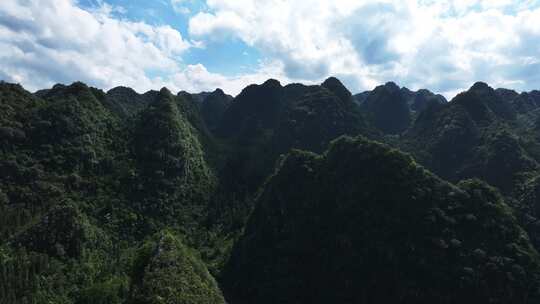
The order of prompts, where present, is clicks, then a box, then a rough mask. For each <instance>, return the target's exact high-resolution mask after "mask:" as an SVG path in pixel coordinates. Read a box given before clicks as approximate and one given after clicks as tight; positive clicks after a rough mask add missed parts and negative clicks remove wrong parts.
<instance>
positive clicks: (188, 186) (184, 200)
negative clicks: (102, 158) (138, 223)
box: [131, 89, 215, 224]
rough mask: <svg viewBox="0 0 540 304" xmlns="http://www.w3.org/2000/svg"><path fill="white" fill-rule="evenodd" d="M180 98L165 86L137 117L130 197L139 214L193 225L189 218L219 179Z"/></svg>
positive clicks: (133, 140)
mask: <svg viewBox="0 0 540 304" xmlns="http://www.w3.org/2000/svg"><path fill="white" fill-rule="evenodd" d="M179 102H182V101H181V100H178V97H175V96H173V95H172V94H171V93H170V92H169V91H168V90H167V89H162V90H161V91H160V93H159V96H158V98H157V100H156V101H155V102H153V103H151V104H150V105H149V107H148V108H147V109H145V110H144V111H143V112H141V113H140V115H139V116H138V118H137V121H136V123H135V127H134V131H133V136H132V142H131V147H132V153H133V158H134V160H135V162H136V171H135V182H134V183H133V185H132V186H133V188H132V191H131V200H132V201H134V202H136V203H137V204H138V205H137V208H138V209H140V212H143V213H145V214H147V215H154V216H156V217H157V218H158V219H159V221H161V222H165V223H169V224H172V223H174V222H176V221H180V222H186V223H190V224H191V221H193V219H192V218H191V217H197V216H201V215H202V214H201V213H202V212H203V211H202V210H203V209H204V207H205V206H206V204H207V203H208V199H209V196H210V195H211V193H212V191H213V187H214V185H215V177H214V175H213V172H212V170H211V169H210V167H209V166H208V165H207V163H206V160H205V156H204V150H203V148H202V146H201V144H200V142H199V140H198V137H197V133H196V130H195V129H194V128H193V127H192V126H191V125H190V124H189V121H188V120H187V119H186V118H185V117H184V116H183V113H182V112H181V111H180V109H179V105H178V103H179Z"/></svg>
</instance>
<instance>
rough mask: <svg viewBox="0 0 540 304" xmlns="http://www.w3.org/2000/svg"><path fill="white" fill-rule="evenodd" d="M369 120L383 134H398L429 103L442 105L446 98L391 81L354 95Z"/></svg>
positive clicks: (407, 126)
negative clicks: (399, 85) (414, 90)
mask: <svg viewBox="0 0 540 304" xmlns="http://www.w3.org/2000/svg"><path fill="white" fill-rule="evenodd" d="M354 98H355V100H356V102H357V103H358V104H359V105H360V107H361V108H362V110H363V111H364V112H365V113H367V116H368V117H369V119H370V121H371V123H372V124H373V126H374V127H376V128H377V129H378V130H380V131H382V132H383V133H384V134H400V133H402V132H403V131H405V130H406V129H407V128H409V126H410V125H411V122H412V121H413V120H414V116H415V114H416V113H419V112H422V111H424V110H425V109H426V108H427V107H428V106H429V105H430V104H431V103H435V104H444V103H446V99H445V98H444V97H443V96H441V95H435V94H433V93H431V92H430V91H428V90H425V89H422V90H419V91H417V92H413V91H411V90H409V89H407V88H400V87H398V86H397V85H396V84H395V83H393V82H388V83H386V84H385V85H381V86H378V87H376V88H375V89H374V90H373V91H366V92H363V93H360V94H357V95H355V96H354Z"/></svg>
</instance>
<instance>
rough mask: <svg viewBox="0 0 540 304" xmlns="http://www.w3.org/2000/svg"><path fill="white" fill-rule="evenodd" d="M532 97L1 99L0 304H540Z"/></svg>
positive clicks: (256, 90) (128, 95) (0, 87)
mask: <svg viewBox="0 0 540 304" xmlns="http://www.w3.org/2000/svg"><path fill="white" fill-rule="evenodd" d="M538 96H540V95H539V94H538V92H537V91H531V92H523V93H518V92H515V91H512V90H508V89H493V88H491V87H489V85H487V84H485V83H476V84H474V85H473V86H472V87H471V88H470V89H468V90H466V91H465V92H463V93H461V94H459V95H458V96H456V97H455V98H453V99H452V100H451V101H449V102H447V101H446V99H444V97H442V96H440V95H436V94H434V93H431V92H430V91H427V90H418V91H411V90H409V89H407V88H404V87H400V86H398V85H397V84H394V83H387V84H385V85H382V86H379V87H377V88H375V89H374V90H372V91H367V92H364V93H361V94H359V95H353V94H351V93H350V91H349V90H348V89H347V88H346V87H345V86H344V85H343V84H342V83H341V82H340V81H339V80H338V79H337V78H334V77H330V78H328V79H326V80H325V81H324V82H323V83H321V84H320V85H303V84H298V83H294V84H288V85H282V84H281V83H280V82H279V81H277V80H273V79H270V80H268V81H266V82H264V83H262V84H259V85H256V84H254V85H250V86H248V87H246V88H245V89H244V90H242V92H241V93H240V94H239V95H237V96H235V97H232V96H229V95H227V94H225V92H223V91H222V90H220V89H216V90H215V91H212V92H202V93H195V94H192V93H188V92H185V91H182V92H179V93H173V92H170V91H169V90H168V89H166V88H163V89H161V90H151V91H148V92H145V93H142V94H140V93H137V92H136V91H134V90H132V89H130V88H127V87H117V88H113V89H111V90H109V91H107V92H104V91H102V90H100V89H97V88H93V87H89V86H87V85H86V84H84V83H81V82H75V83H73V84H71V85H62V84H58V85H55V86H53V87H52V88H50V89H45V90H40V91H37V92H35V93H30V92H28V91H26V90H25V89H24V88H23V87H22V86H20V85H16V84H9V83H6V82H0V173H1V174H0V303H7V304H11V303H16V304H19V303H66V304H86V303H108V304H109V303H110V304H120V303H127V304H131V303H133V304H134V303H165V302H166V303H225V302H227V303H232V304H242V303H293V302H294V303H322V302H324V303H359V302H361V303H364V302H367V303H370V302H371V303H393V302H398V303H439V302H442V303H458V302H460V303H463V302H465V303H470V302H475V303H476V302H478V303H527V302H535V301H538V290H540V289H539V288H540V276H539V273H538V271H539V269H538V267H539V266H538V265H539V264H540V258H539V257H538V253H537V250H539V249H540V190H539V189H540V166H539V162H540V132H539V131H540V110H539V108H540V101H539V100H540V99H539V98H538ZM344 136H345V137H344ZM347 136H351V137H354V138H355V139H352V138H351V137H347ZM337 138H339V139H337ZM336 139H337V140H336ZM379 142H381V143H379ZM383 143H384V144H383ZM390 147H391V148H390ZM400 151H404V152H407V153H409V155H406V154H403V152H400ZM431 172H433V173H431ZM225 299H226V300H225Z"/></svg>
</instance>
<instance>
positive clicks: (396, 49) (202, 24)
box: [189, 0, 540, 95]
mask: <svg viewBox="0 0 540 304" xmlns="http://www.w3.org/2000/svg"><path fill="white" fill-rule="evenodd" d="M207 6H208V7H209V8H210V11H209V12H200V13H198V14H197V15H195V16H194V17H192V18H191V20H190V23H189V33H190V35H191V36H192V37H193V38H198V39H203V40H207V41H210V42H211V41H213V40H222V39H228V38H230V37H232V38H237V39H241V40H242V41H244V42H245V43H247V44H248V45H250V46H253V47H255V48H257V49H258V50H259V51H260V52H261V53H262V54H263V55H264V56H266V57H267V58H269V59H270V60H275V61H279V62H281V63H282V64H283V68H284V72H285V74H286V75H287V76H288V77H290V78H292V79H293V80H300V81H302V80H311V81H320V80H322V79H323V78H325V77H327V76H329V75H338V76H341V77H342V78H344V79H345V82H346V83H347V84H348V85H349V86H350V87H351V88H352V89H353V90H359V89H366V88H370V87H372V86H374V85H376V84H379V83H382V82H385V81H388V80H394V81H397V82H399V83H401V84H403V85H407V86H410V87H412V88H421V87H427V88H430V89H434V90H437V91H439V92H442V93H446V94H447V95H449V94H451V93H453V92H455V91H456V90H460V89H464V88H466V87H468V86H470V85H471V84H472V83H473V82H474V81H478V80H484V81H488V82H490V83H491V84H492V85H495V86H498V85H511V86H513V87H515V88H516V89H531V87H532V86H534V85H536V83H537V82H535V80H538V78H540V70H537V71H534V69H531V64H530V62H536V65H538V63H537V62H538V61H539V60H540V8H538V6H539V5H538V2H537V1H515V0H489V1H488V0H453V1H450V0H436V1H435V0H406V1H403V0H378V1H367V0H343V1H327V0H305V1H288V0H238V1H227V0H207ZM531 73H532V74H531Z"/></svg>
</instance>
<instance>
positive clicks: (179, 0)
mask: <svg viewBox="0 0 540 304" xmlns="http://www.w3.org/2000/svg"><path fill="white" fill-rule="evenodd" d="M188 1H189V0H171V6H172V8H173V9H174V11H175V12H177V13H179V14H182V15H187V14H190V13H191V10H190V9H189V7H187V6H186V2H188Z"/></svg>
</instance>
